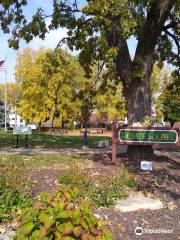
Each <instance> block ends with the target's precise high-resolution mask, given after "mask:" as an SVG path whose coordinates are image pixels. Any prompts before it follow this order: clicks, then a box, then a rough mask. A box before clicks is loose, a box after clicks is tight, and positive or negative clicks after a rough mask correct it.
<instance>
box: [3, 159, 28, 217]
mask: <svg viewBox="0 0 180 240" xmlns="http://www.w3.org/2000/svg"><path fill="white" fill-rule="evenodd" d="M0 203H1V204H0V220H3V221H9V220H11V219H12V217H13V210H15V209H16V208H24V207H27V206H29V205H30V204H31V200H30V194H29V184H28V179H27V172H26V168H25V165H24V163H23V161H15V160H14V161H11V160H10V159H7V158H1V159H0Z"/></svg>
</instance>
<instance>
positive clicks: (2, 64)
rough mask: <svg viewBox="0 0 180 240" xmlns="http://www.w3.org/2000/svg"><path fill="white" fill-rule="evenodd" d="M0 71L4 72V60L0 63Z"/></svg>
mask: <svg viewBox="0 0 180 240" xmlns="http://www.w3.org/2000/svg"><path fill="white" fill-rule="evenodd" d="M0 71H6V62H5V60H2V61H0Z"/></svg>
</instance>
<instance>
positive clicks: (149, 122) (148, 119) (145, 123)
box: [141, 116, 155, 127]
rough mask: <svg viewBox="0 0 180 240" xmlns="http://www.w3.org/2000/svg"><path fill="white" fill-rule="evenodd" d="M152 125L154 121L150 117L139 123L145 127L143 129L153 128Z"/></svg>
mask: <svg viewBox="0 0 180 240" xmlns="http://www.w3.org/2000/svg"><path fill="white" fill-rule="evenodd" d="M154 123H155V119H154V118H153V117H151V116H146V117H145V118H144V119H143V121H142V122H141V124H142V126H145V127H150V126H153V125H154Z"/></svg>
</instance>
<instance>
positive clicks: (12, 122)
mask: <svg viewBox="0 0 180 240" xmlns="http://www.w3.org/2000/svg"><path fill="white" fill-rule="evenodd" d="M9 126H10V128H13V127H15V126H17V127H20V126H25V121H24V120H23V119H22V117H21V116H19V115H18V114H17V113H16V111H15V110H14V109H11V110H10V111H9Z"/></svg>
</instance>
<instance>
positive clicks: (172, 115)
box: [160, 74, 180, 125]
mask: <svg viewBox="0 0 180 240" xmlns="http://www.w3.org/2000/svg"><path fill="white" fill-rule="evenodd" d="M160 99H161V101H162V106H163V113H164V118H165V120H166V121H170V122H171V124H172V125H173V123H174V122H176V121H180V78H179V75H177V74H173V76H172V80H171V82H169V83H167V84H166V85H165V86H164V89H163V91H162V94H161V96H160Z"/></svg>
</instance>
